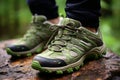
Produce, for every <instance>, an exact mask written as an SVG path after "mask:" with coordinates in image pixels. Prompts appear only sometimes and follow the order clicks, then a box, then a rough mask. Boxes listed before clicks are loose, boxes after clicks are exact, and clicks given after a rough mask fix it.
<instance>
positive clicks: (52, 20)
mask: <svg viewBox="0 0 120 80" xmlns="http://www.w3.org/2000/svg"><path fill="white" fill-rule="evenodd" d="M48 21H49V22H51V23H53V24H58V23H59V21H60V18H59V17H57V18H54V19H50V20H48Z"/></svg>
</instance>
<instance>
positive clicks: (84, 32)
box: [32, 18, 105, 74]
mask: <svg viewBox="0 0 120 80" xmlns="http://www.w3.org/2000/svg"><path fill="white" fill-rule="evenodd" d="M62 24H63V25H62V26H61V27H60V28H59V31H58V34H57V35H56V36H55V38H54V40H52V41H51V43H50V44H49V46H48V49H47V50H45V51H44V52H42V53H41V54H38V55H37V56H35V57H34V59H33V62H32V68H34V69H36V70H39V71H41V72H49V73H50V72H56V73H57V74H62V73H63V72H68V73H71V72H73V71H74V70H78V69H79V68H80V66H82V65H83V63H84V60H85V59H86V58H87V57H90V56H91V55H92V56H95V57H100V56H101V55H102V54H103V53H105V46H104V44H103V41H102V39H101V38H100V35H99V33H98V32H97V33H93V32H91V31H89V30H88V29H86V28H84V27H82V26H81V24H80V22H78V21H76V20H73V19H69V18H65V19H63V22H62Z"/></svg>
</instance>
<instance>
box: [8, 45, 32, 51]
mask: <svg viewBox="0 0 120 80" xmlns="http://www.w3.org/2000/svg"><path fill="white" fill-rule="evenodd" d="M7 48H9V49H10V50H11V51H13V52H22V51H28V50H30V49H29V48H28V47H26V46H24V45H9V46H7Z"/></svg>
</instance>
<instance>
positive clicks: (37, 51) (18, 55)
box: [6, 41, 45, 57]
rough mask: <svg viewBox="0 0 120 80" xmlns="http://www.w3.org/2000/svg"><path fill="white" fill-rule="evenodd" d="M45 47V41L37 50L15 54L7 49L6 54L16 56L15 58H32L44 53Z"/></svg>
mask: <svg viewBox="0 0 120 80" xmlns="http://www.w3.org/2000/svg"><path fill="white" fill-rule="evenodd" d="M44 45H45V41H44V42H43V43H41V44H40V45H38V46H37V47H36V48H35V49H32V50H29V51H25V52H13V51H12V50H11V49H10V48H6V52H7V53H8V54H9V55H12V56H15V57H21V56H27V57H30V56H32V54H33V53H39V52H41V51H43V49H44Z"/></svg>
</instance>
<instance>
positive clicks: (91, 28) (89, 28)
mask: <svg viewBox="0 0 120 80" xmlns="http://www.w3.org/2000/svg"><path fill="white" fill-rule="evenodd" d="M85 28H87V29H88V30H90V31H92V32H94V33H96V32H97V29H96V28H93V27H85Z"/></svg>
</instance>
